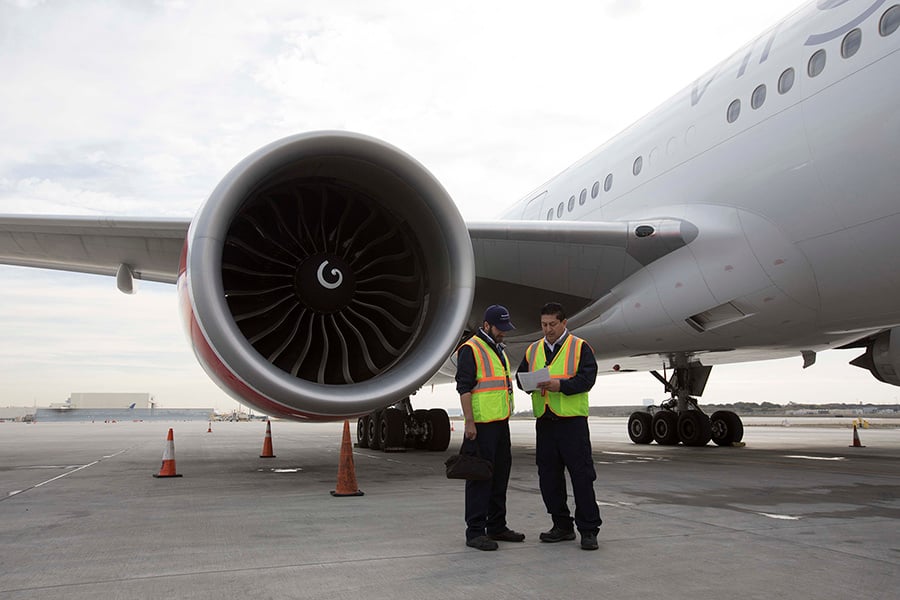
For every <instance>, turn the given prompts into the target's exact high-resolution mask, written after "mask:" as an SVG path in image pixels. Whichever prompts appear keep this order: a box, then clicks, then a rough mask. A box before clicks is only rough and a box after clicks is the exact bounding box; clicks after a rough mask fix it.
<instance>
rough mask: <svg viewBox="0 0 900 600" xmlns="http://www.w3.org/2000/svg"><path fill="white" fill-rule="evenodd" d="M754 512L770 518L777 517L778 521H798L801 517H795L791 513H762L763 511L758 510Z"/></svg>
mask: <svg viewBox="0 0 900 600" xmlns="http://www.w3.org/2000/svg"><path fill="white" fill-rule="evenodd" d="M756 514H758V515H761V516H763V517H768V518H770V519H778V520H779V521H799V520H800V519H801V518H802V517H795V516H792V515H777V514H774V513H764V512H758V513H756Z"/></svg>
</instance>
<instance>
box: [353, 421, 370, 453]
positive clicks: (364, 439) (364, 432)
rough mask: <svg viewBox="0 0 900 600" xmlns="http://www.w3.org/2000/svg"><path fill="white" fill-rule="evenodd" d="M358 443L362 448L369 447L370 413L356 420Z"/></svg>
mask: <svg viewBox="0 0 900 600" xmlns="http://www.w3.org/2000/svg"><path fill="white" fill-rule="evenodd" d="M356 445H357V446H359V447H360V448H368V447H369V415H363V416H362V417H360V418H358V419H357V420H356Z"/></svg>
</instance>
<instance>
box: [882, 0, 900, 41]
mask: <svg viewBox="0 0 900 600" xmlns="http://www.w3.org/2000/svg"><path fill="white" fill-rule="evenodd" d="M897 27H900V4H895V5H893V6H892V7H890V8H889V9H887V10H886V11H885V12H884V14H883V15H881V21H879V22H878V33H880V34H881V35H882V36H885V37H887V36H889V35H891V34H892V33H894V32H895V31H897Z"/></svg>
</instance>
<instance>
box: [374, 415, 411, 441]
mask: <svg viewBox="0 0 900 600" xmlns="http://www.w3.org/2000/svg"><path fill="white" fill-rule="evenodd" d="M379 432H380V433H379V436H378V441H379V442H381V449H382V450H387V449H388V448H403V447H404V444H403V442H404V440H405V438H406V432H405V431H404V429H403V413H402V412H400V410H399V409H397V408H386V409H384V412H383V413H382V414H381V427H379Z"/></svg>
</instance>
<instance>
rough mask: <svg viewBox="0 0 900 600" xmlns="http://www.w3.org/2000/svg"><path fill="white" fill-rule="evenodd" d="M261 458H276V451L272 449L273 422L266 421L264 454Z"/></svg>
mask: <svg viewBox="0 0 900 600" xmlns="http://www.w3.org/2000/svg"><path fill="white" fill-rule="evenodd" d="M259 457H260V458H275V452H273V451H272V422H271V421H266V439H264V440H263V447H262V454H260V455H259Z"/></svg>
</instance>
